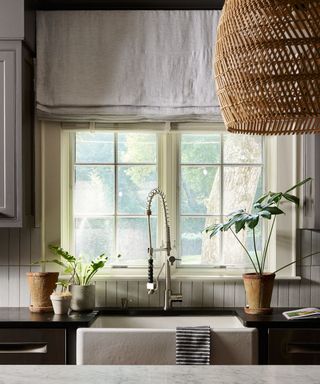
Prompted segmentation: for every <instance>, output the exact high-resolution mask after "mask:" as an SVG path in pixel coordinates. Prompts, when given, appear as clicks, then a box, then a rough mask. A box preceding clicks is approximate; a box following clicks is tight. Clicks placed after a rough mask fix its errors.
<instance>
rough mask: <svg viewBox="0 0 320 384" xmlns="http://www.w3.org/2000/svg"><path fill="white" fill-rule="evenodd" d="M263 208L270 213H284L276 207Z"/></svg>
mask: <svg viewBox="0 0 320 384" xmlns="http://www.w3.org/2000/svg"><path fill="white" fill-rule="evenodd" d="M264 210H265V211H268V212H270V213H271V214H272V215H282V214H284V212H283V211H282V210H281V209H280V208H278V207H265V208H264Z"/></svg>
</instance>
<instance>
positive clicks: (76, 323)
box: [0, 307, 98, 328]
mask: <svg viewBox="0 0 320 384" xmlns="http://www.w3.org/2000/svg"><path fill="white" fill-rule="evenodd" d="M97 315H98V311H92V312H86V313H80V312H71V313H70V314H69V315H55V314H54V313H53V312H48V313H33V312H30V311H29V308H5V307H3V308H0V328H8V327H14V328H18V327H19V328H22V327H23V328H30V327H33V328H35V327H38V328H69V327H70V328H71V327H72V328H78V327H88V326H90V324H91V323H92V322H93V321H94V319H95V318H96V317H97Z"/></svg>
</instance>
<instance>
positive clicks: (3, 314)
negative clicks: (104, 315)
mask: <svg viewBox="0 0 320 384" xmlns="http://www.w3.org/2000/svg"><path fill="white" fill-rule="evenodd" d="M97 315H98V312H97V311H92V312H86V313H80V312H71V313H70V315H55V314H54V313H53V312H47V313H34V312H30V311H29V308H4V307H3V308H0V328H7V327H8V326H10V327H15V328H22V327H23V328H28V327H33V328H34V327H39V328H47V327H50V328H52V327H54V328H57V327H59V328H62V327H74V328H77V327H88V326H90V324H91V323H92V322H93V321H94V319H95V318H96V317H97ZM0 384H2V383H1V382H0Z"/></svg>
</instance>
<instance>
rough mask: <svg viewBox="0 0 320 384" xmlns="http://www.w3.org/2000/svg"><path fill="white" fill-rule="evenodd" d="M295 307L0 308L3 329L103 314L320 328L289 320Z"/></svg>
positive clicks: (85, 322)
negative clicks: (250, 310) (256, 311)
mask: <svg viewBox="0 0 320 384" xmlns="http://www.w3.org/2000/svg"><path fill="white" fill-rule="evenodd" d="M292 309H294V308H274V309H273V311H272V313H271V314H270V315H248V314H246V313H245V312H244V310H243V308H199V307H197V308H174V309H171V310H169V311H164V310H163V309H162V308H128V309H126V310H123V309H121V308H99V310H98V309H97V310H95V311H92V312H85V313H80V312H71V313H70V314H69V315H55V314H54V313H32V312H30V311H29V308H0V328H8V327H19V328H31V327H32V328H35V327H38V328H78V327H89V326H90V325H91V324H92V322H93V321H94V320H95V319H96V317H97V316H98V315H99V314H101V315H110V316H112V315H124V316H201V315H204V316H225V315H235V316H238V318H239V319H240V321H241V322H242V324H243V325H244V326H246V327H254V328H276V327H280V328H320V317H319V318H317V319H307V318H304V319H300V320H287V319H286V318H285V317H284V316H283V315H282V312H284V311H288V310H292Z"/></svg>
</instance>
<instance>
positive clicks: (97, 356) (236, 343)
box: [77, 316, 258, 365]
mask: <svg viewBox="0 0 320 384" xmlns="http://www.w3.org/2000/svg"><path fill="white" fill-rule="evenodd" d="M199 325H209V326H210V327H211V358H210V362H211V364H257V362H258V335H257V331H256V330H255V329H253V328H246V327H244V326H243V325H242V324H241V322H240V321H239V320H238V319H237V317H236V316H154V317H153V316H100V317H98V318H97V320H96V321H95V322H94V323H93V324H92V326H91V327H90V328H79V329H78V330H77V364H92V365H94V364H119V365H131V364H139V365H163V364H164V365H173V364H175V360H176V358H175V351H176V345H175V332H176V331H175V329H176V327H177V326H199Z"/></svg>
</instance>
